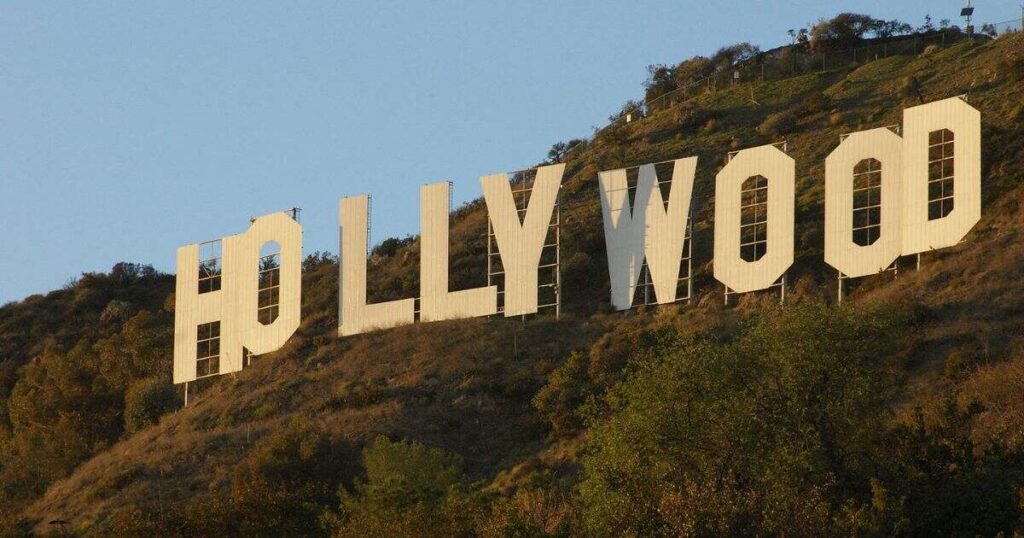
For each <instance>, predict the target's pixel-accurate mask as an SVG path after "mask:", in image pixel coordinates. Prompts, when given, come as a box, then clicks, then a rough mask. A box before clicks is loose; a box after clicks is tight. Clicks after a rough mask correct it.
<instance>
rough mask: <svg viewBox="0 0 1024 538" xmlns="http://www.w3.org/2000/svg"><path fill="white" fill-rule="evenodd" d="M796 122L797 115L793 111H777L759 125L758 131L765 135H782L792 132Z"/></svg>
mask: <svg viewBox="0 0 1024 538" xmlns="http://www.w3.org/2000/svg"><path fill="white" fill-rule="evenodd" d="M796 124H797V119H796V115H794V114H793V113H792V112H789V111H784V112H776V113H774V114H771V115H769V116H768V117H767V118H765V120H764V121H763V122H761V125H759V126H758V127H757V131H758V132H759V133H761V134H764V135H774V136H782V135H785V134H788V133H790V132H792V131H793V130H794V129H795V128H796Z"/></svg>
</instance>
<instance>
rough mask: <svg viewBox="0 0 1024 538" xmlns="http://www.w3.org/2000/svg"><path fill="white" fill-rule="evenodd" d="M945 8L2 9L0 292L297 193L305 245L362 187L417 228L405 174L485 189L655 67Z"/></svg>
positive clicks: (253, 5) (989, 5)
mask: <svg viewBox="0 0 1024 538" xmlns="http://www.w3.org/2000/svg"><path fill="white" fill-rule="evenodd" d="M961 4H962V2H961V1H958V0H935V1H931V2H909V1H893V0H877V1H846V2H838V1H831V0H824V1H814V0H778V1H774V2H753V1H749V0H733V1H732V2H729V3H720V2H706V1H705V2H683V1H678V0H677V1H634V2H603V1H590V2H584V1H560V2H551V1H546V2H542V1H508V2H480V1H469V0H467V1H462V2H459V1H437V2H389V1H365V2H352V1H334V2H326V1H323V2H317V1H307V2H284V1H281V2H262V1H251V0H250V1H246V2H237V3H236V2H226V1H225V2H57V1H54V2H39V1H17V2H12V1H7V0H0V246H2V252H3V255H2V256H0V304H2V303H6V302H8V301H13V300H20V299H23V298H24V297H26V296H29V295H31V294H35V293H46V292H48V291H50V290H53V289H57V288H59V287H61V286H62V285H64V284H66V283H67V282H69V281H71V280H73V279H75V278H77V277H78V276H79V275H80V274H81V273H83V272H88V271H107V270H109V269H110V267H111V266H113V265H114V264H115V263H117V262H119V261H132V262H139V263H148V264H152V265H153V266H155V267H156V268H157V269H159V270H161V271H164V272H169V273H173V272H174V271H175V267H174V255H175V249H176V248H177V247H178V246H181V245H185V244H189V243H197V242H200V241H205V240H210V239H216V238H219V237H222V236H227V235H233V234H237V233H241V232H243V231H245V228H246V226H247V225H248V222H249V220H248V219H249V217H251V216H257V215H262V214H266V213H271V212H274V211H278V210H282V209H287V208H291V207H300V208H302V210H303V211H302V224H303V228H304V251H305V252H306V253H311V252H313V251H317V250H328V251H330V252H333V253H337V251H338V231H337V219H338V215H337V206H338V199H339V197H342V196H351V195H358V194H371V195H372V196H373V216H372V238H371V241H372V242H373V243H378V242H380V241H382V240H384V239H386V238H387V237H391V236H405V235H408V234H416V233H418V227H419V187H420V186H421V185H423V184H425V183H433V182H437V181H444V180H451V181H454V183H455V187H454V199H455V205H456V207H457V206H458V205H459V204H461V203H462V202H465V201H468V200H472V199H474V198H477V197H479V196H480V194H481V193H480V185H479V179H478V178H479V177H480V176H482V175H486V174H490V173H495V172H504V171H513V170H518V169H522V168H526V167H529V166H531V165H533V164H536V163H538V162H540V161H541V160H543V159H544V157H545V156H546V154H547V151H548V149H549V148H550V147H551V145H552V144H553V143H555V142H558V141H560V140H569V139H571V138H577V137H588V136H590V135H592V133H593V128H594V127H598V126H602V125H603V124H604V123H605V122H606V120H607V117H608V116H609V115H611V114H612V113H614V112H615V111H617V110H618V109H619V108H620V107H621V105H622V104H623V103H624V102H626V101H627V100H629V99H638V98H641V97H642V95H643V89H642V83H643V81H644V79H645V78H646V66H648V65H650V64H656V63H676V62H678V61H680V60H682V59H685V58H688V57H691V56H693V55H695V54H710V53H713V52H714V51H715V50H716V49H718V48H719V47H721V46H724V45H728V44H731V43H735V42H740V41H749V42H751V43H754V44H756V45H760V46H761V47H762V48H771V47H773V46H777V45H780V44H784V43H786V42H788V41H789V37H788V36H787V35H786V31H787V30H788V29H790V28H800V27H802V26H806V25H807V24H808V23H810V22H812V21H814V20H816V19H818V18H821V17H827V16H832V15H835V14H836V13H839V12H842V11H854V12H861V13H867V14H871V15H873V16H875V17H879V18H886V19H890V18H899V19H902V20H904V21H907V22H910V23H912V24H914V25H919V24H921V23H922V22H923V19H924V16H925V14H926V13H930V14H931V15H932V17H933V18H934V19H935V21H938V20H940V19H942V18H950V19H952V20H953V21H954V22H957V17H956V15H957V14H958V12H959V8H960V7H961ZM979 4H981V5H979ZM975 5H978V8H977V11H976V20H978V21H1002V20H1007V19H1011V18H1014V17H1018V16H1019V13H1020V11H1019V8H1018V6H1017V3H1016V2H1015V1H1007V0H1001V1H998V2H997V1H988V2H984V3H980V2H975ZM638 164H639V163H638ZM453 209H454V208H453Z"/></svg>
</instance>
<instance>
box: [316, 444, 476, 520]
mask: <svg viewBox="0 0 1024 538" xmlns="http://www.w3.org/2000/svg"><path fill="white" fill-rule="evenodd" d="M363 464H364V465H365V467H366V478H365V479H364V480H356V482H355V484H354V486H353V487H351V488H346V487H342V488H341V489H339V491H338V496H339V497H340V498H341V506H340V511H339V513H338V514H335V515H332V516H330V517H329V520H330V524H331V526H332V527H334V532H335V535H336V536H414V535H415V536H451V535H453V534H460V533H461V532H465V531H466V530H467V529H468V528H469V527H470V525H471V519H470V516H471V515H472V514H471V513H470V510H468V508H469V501H468V498H467V497H466V496H465V495H464V494H463V481H462V475H461V473H460V470H459V467H460V464H459V461H458V460H457V459H456V458H454V457H452V456H450V455H447V454H445V453H444V452H442V451H441V450H440V449H437V448H428V447H426V446H424V445H422V444H420V443H418V442H412V443H407V442H404V441H390V440H388V439H387V438H386V437H383V436H382V437H377V438H376V439H375V440H374V441H373V442H372V443H371V444H370V445H369V446H368V447H366V448H365V449H364V450H363Z"/></svg>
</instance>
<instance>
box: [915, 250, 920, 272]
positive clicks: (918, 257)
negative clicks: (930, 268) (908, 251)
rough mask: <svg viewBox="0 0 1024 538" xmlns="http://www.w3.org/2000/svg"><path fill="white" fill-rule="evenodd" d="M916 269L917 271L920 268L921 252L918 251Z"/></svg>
mask: <svg viewBox="0 0 1024 538" xmlns="http://www.w3.org/2000/svg"><path fill="white" fill-rule="evenodd" d="M916 270H917V271H920V270H921V253H920V252H918V253H917V269H916Z"/></svg>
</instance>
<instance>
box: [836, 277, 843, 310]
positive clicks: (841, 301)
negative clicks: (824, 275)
mask: <svg viewBox="0 0 1024 538" xmlns="http://www.w3.org/2000/svg"><path fill="white" fill-rule="evenodd" d="M836 272H837V273H838V274H839V278H838V279H837V282H838V283H839V286H838V287H839V300H838V301H837V303H838V304H843V272H842V271H836Z"/></svg>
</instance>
